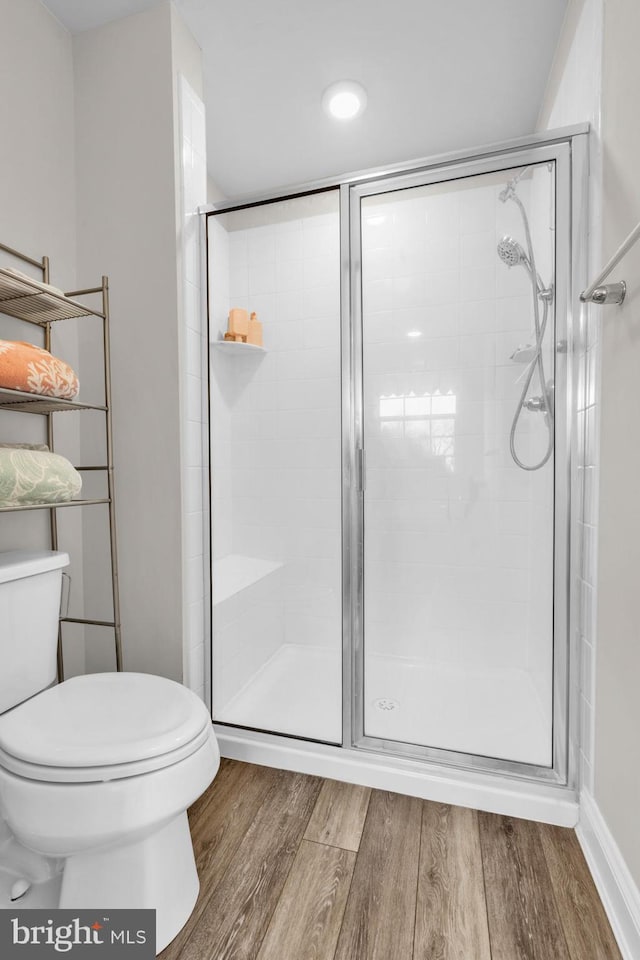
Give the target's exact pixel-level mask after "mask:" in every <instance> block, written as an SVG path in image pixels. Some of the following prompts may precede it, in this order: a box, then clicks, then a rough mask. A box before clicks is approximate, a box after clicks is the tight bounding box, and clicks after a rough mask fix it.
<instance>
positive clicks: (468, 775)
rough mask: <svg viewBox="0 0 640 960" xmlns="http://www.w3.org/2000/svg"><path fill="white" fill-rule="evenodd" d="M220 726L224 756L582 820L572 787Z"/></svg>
mask: <svg viewBox="0 0 640 960" xmlns="http://www.w3.org/2000/svg"><path fill="white" fill-rule="evenodd" d="M214 727H215V731H216V736H217V738H218V743H219V745H220V752H221V754H222V756H223V757H229V758H231V759H233V760H243V761H245V762H246V763H257V764H262V765H263V766H268V767H276V768H278V769H280V770H294V771H296V772H297V773H310V774H314V775H316V776H319V777H327V778H328V779H330V780H343V781H346V782H347V783H358V784H362V785H363V786H366V787H376V788H378V789H380V790H390V791H392V792H395V793H404V794H406V795H408V796H411V797H420V798H421V799H423V800H434V801H436V802H438V803H450V804H453V805H456V806H461V807H474V808H475V809H477V810H486V811H487V812H489V813H500V814H503V815H505V816H511V817H523V818H525V819H527V820H538V821H540V822H542V823H554V824H557V825H558V826H561V827H574V826H575V825H576V823H577V821H578V803H577V798H576V795H575V793H574V792H573V791H571V790H568V789H567V788H566V787H565V788H562V787H557V786H554V785H552V784H537V783H532V782H529V781H526V780H520V781H517V780H513V779H509V778H508V777H501V776H497V775H495V774H486V773H481V772H476V771H465V770H454V769H452V768H448V767H443V766H438V765H437V764H432V763H429V764H426V763H421V762H419V761H414V760H405V759H399V758H395V757H386V756H384V757H383V756H379V755H377V754H374V753H368V752H365V751H361V750H347V749H344V748H341V747H331V746H326V745H324V744H318V743H305V742H301V741H299V740H293V739H289V738H287V737H273V736H269V735H268V734H260V733H252V732H249V731H239V730H233V729H232V728H230V727H224V726H219V725H217V724H214Z"/></svg>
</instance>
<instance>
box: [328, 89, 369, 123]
mask: <svg viewBox="0 0 640 960" xmlns="http://www.w3.org/2000/svg"><path fill="white" fill-rule="evenodd" d="M366 105H367V91H366V90H365V89H364V87H363V86H362V84H361V83H357V82H356V81H355V80H338V81H337V83H332V84H331V86H330V87H327V89H326V90H325V92H324V93H323V94H322V106H323V107H324V110H325V112H326V113H328V115H329V116H330V117H334V118H335V119H336V120H353V118H354V117H357V116H358V114H359V113H362V111H363V110H364V108H365V107H366Z"/></svg>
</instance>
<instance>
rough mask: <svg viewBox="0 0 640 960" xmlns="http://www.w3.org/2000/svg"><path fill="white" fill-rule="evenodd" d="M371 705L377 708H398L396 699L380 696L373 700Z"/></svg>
mask: <svg viewBox="0 0 640 960" xmlns="http://www.w3.org/2000/svg"><path fill="white" fill-rule="evenodd" d="M373 705H374V707H377V708H378V710H398V709H399V708H400V704H399V703H398V701H397V700H390V699H389V698H388V697H380V698H379V699H378V700H374V701H373Z"/></svg>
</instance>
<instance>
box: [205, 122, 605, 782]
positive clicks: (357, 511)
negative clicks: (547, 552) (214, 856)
mask: <svg viewBox="0 0 640 960" xmlns="http://www.w3.org/2000/svg"><path fill="white" fill-rule="evenodd" d="M588 132H589V128H588V125H586V124H580V125H576V126H572V127H567V128H564V129H561V130H556V131H549V133H548V134H536V135H534V136H531V137H527V138H519V139H517V140H511V141H506V142H504V143H501V144H494V145H488V146H483V147H479V148H477V149H476V150H465V151H456V152H455V153H449V154H445V155H441V156H437V157H434V158H430V159H424V160H418V161H414V162H410V163H405V164H395V165H389V166H387V167H385V168H382V169H379V170H375V171H364V172H358V173H355V174H350V175H348V176H345V177H340V178H337V179H326V180H321V181H317V182H314V183H307V184H302V185H300V186H299V187H294V188H288V189H285V190H279V191H274V192H272V193H268V194H261V195H259V196H248V197H246V198H242V199H240V200H236V201H225V202H221V203H217V204H215V205H207V206H205V207H202V208H201V209H200V213H202V214H204V215H205V216H208V215H211V214H215V213H222V212H232V211H236V210H242V209H246V208H249V207H255V206H258V205H263V204H268V203H271V202H274V201H277V200H288V199H293V198H296V197H302V196H307V195H311V194H314V193H321V192H323V191H325V190H331V189H336V188H339V190H340V262H341V277H340V285H341V292H340V312H341V339H342V350H341V376H342V441H341V442H342V591H343V595H342V601H343V602H342V629H343V658H342V686H343V696H342V703H343V738H342V748H343V749H344V750H345V753H346V751H349V752H353V751H356V752H357V753H359V754H361V755H363V756H366V755H367V754H369V755H371V754H375V755H377V756H378V757H380V759H382V758H387V759H391V758H393V757H395V758H397V759H398V760H399V761H401V762H402V761H409V762H412V761H413V762H415V761H423V762H425V761H426V762H428V764H429V765H432V764H434V765H437V766H439V767H443V768H447V767H450V768H455V769H457V770H459V771H465V770H466V771H470V772H476V773H478V774H497V775H500V776H502V777H505V778H506V779H507V780H508V779H513V780H516V781H517V780H524V781H530V782H531V781H534V782H539V783H541V784H545V783H546V784H547V785H549V786H554V785H555V786H558V787H569V788H571V789H573V787H574V786H575V783H576V775H577V759H576V757H577V746H576V744H577V731H578V725H579V723H578V703H577V700H578V698H577V697H573V698H572V697H570V691H571V690H573V689H575V686H576V683H577V676H578V669H577V660H578V658H577V636H575V633H576V631H575V629H574V627H573V623H574V621H576V622H577V617H576V597H575V595H574V593H575V591H574V588H573V586H572V577H571V570H572V569H575V568H576V562H577V544H576V542H575V538H573V537H572V536H571V524H570V515H571V512H570V511H571V502H572V500H573V501H574V502H577V496H578V477H577V471H576V470H575V468H574V467H575V462H576V431H575V415H576V375H575V372H574V369H573V367H574V366H575V362H567V364H566V384H565V385H564V386H563V389H562V391H557V393H558V396H559V399H558V407H557V411H558V416H557V418H556V422H557V429H556V440H558V439H559V440H560V443H558V448H559V449H560V450H561V453H560V455H558V456H556V457H555V467H554V471H555V497H554V502H555V513H554V600H553V611H554V612H553V620H554V623H553V637H554V643H553V646H554V649H553V763H552V765H551V766H549V767H547V766H538V765H535V764H528V763H522V762H519V761H512V760H504V759H499V758H495V757H489V756H480V755H476V754H467V753H461V752H457V751H450V750H446V749H442V748H437V747H428V746H419V745H414V744H408V743H406V742H401V741H394V740H386V739H379V738H373V737H368V736H365V734H364V729H363V728H364V704H363V690H364V649H363V639H364V511H363V505H364V498H363V482H362V480H363V462H362V452H363V402H362V304H361V291H360V284H359V278H360V268H361V265H360V260H359V252H360V251H359V204H360V198H361V197H362V196H366V195H368V194H375V193H382V192H384V191H385V188H386V189H389V190H392V189H398V187H399V186H400V185H402V186H407V187H410V186H414V185H426V184H431V183H438V182H443V181H447V180H454V179H459V178H461V177H465V176H473V175H476V174H481V173H489V172H492V171H500V170H505V169H510V168H512V167H516V166H524V165H527V164H529V163H535V162H544V161H552V160H553V161H555V162H556V164H557V168H556V169H557V194H556V196H557V204H558V207H557V243H556V261H557V263H559V264H565V265H566V267H567V270H566V271H565V273H564V275H563V274H562V273H561V271H560V270H557V271H556V277H557V281H558V282H557V290H556V334H555V337H556V343H558V342H560V341H561V340H565V341H567V342H568V344H569V354H568V355H569V357H573V354H572V345H575V344H577V342H578V334H577V319H576V318H577V313H576V311H577V310H578V304H577V296H578V293H579V291H580V290H581V289H583V287H584V285H585V283H586V264H585V236H586V217H585V214H584V210H585V208H586V193H587V192H586V184H587V136H588ZM574 353H575V351H574ZM563 448H564V449H563ZM574 498H575V500H574ZM209 599H210V602H211V597H210V598H209ZM210 609H211V616H212V614H213V610H212V608H210ZM211 669H212V671H213V669H215V666H214V664H213V663H212V664H211ZM215 722H216V725H217V724H218V721H215ZM220 727H221V728H228V729H230V730H231V731H232V730H233V729H237V730H238V731H242V732H243V734H245V733H246V735H247V737H248V738H249V739H250V740H251V739H252V738H253V737H254V736H255V740H256V744H259V743H261V742H264V741H265V738H267V739H269V738H272V740H273V742H274V743H277V742H279V741H281V739H282V740H289V741H291V740H292V736H291V734H288V735H281V734H278V733H275V732H274V733H269V732H268V731H263V732H261V731H257V730H256V731H254V732H253V733H252V731H251V729H247V728H243V727H242V726H241V725H235V724H226V723H220ZM293 740H297V742H298V743H300V744H301V745H303V744H304V742H305V741H304V740H303V739H302V738H300V739H297V738H295V737H294V738H293ZM312 744H313V741H312V742H311V743H310V744H309V746H310V747H311V746H312Z"/></svg>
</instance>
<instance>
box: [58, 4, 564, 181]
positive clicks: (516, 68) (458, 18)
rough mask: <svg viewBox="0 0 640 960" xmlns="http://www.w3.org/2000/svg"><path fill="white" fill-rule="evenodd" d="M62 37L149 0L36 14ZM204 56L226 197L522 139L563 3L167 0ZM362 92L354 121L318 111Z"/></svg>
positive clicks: (214, 167)
mask: <svg viewBox="0 0 640 960" xmlns="http://www.w3.org/2000/svg"><path fill="white" fill-rule="evenodd" d="M44 2H45V3H46V5H47V6H48V7H49V8H50V9H51V10H52V11H53V12H54V13H55V14H56V16H57V17H58V18H59V19H60V20H61V22H62V23H64V24H65V25H66V26H67V27H68V29H69V30H71V31H72V32H74V33H77V32H81V31H82V30H86V29H90V28H92V27H94V26H98V25H99V24H101V23H105V22H107V21H109V20H114V19H117V18H119V17H121V16H124V15H126V14H128V13H135V12H138V11H140V10H143V9H145V8H147V7H150V6H153V5H154V3H155V2H158V0H92V2H91V3H87V0H44ZM174 2H175V4H176V6H177V8H178V9H179V10H180V12H181V14H182V16H183V18H184V19H185V21H186V22H187V24H188V25H189V27H190V28H191V31H192V33H193V35H194V36H195V38H196V40H197V41H198V43H199V44H200V46H201V47H202V50H203V54H204V68H205V101H206V108H207V127H208V132H207V136H208V156H209V172H210V174H211V176H212V178H213V179H214V180H215V181H216V183H217V184H218V186H219V187H220V190H221V191H222V193H223V194H225V195H227V196H229V197H236V196H239V195H242V194H247V193H256V192H260V191H266V190H269V189H271V188H274V187H279V186H286V185H289V184H295V183H300V182H303V181H308V180H313V179H317V178H322V177H327V176H332V175H334V174H340V173H345V172H347V171H353V170H359V169H365V168H367V167H373V166H377V165H381V164H386V163H390V162H394V161H402V160H410V159H413V158H416V157H426V156H430V155H433V154H437V153H442V152H446V151H449V150H455V149H458V148H464V147H469V146H475V145H481V144H486V143H490V142H492V141H498V140H505V139H509V138H511V137H518V136H522V135H526V134H528V133H531V132H533V130H534V129H535V125H536V119H537V116H538V112H539V109H540V105H541V101H542V98H543V94H544V89H545V84H546V79H547V76H548V73H549V69H550V67H551V62H552V59H553V54H554V50H555V46H556V42H557V38H558V35H559V32H560V27H561V24H562V19H563V16H564V11H565V8H566V0H536V2H535V3H532V2H531V0H482V2H479V0H394V2H382V0H380V2H372V0H232V2H229V0H174ZM341 79H354V80H358V81H360V82H361V83H362V84H363V85H364V86H365V88H366V90H367V93H368V106H367V109H366V110H365V112H364V113H363V114H362V115H361V116H360V117H358V118H356V119H355V120H353V121H351V122H344V121H343V122H340V121H336V120H331V119H329V117H327V116H326V115H325V114H324V112H323V111H322V107H321V104H320V99H321V96H322V92H323V90H324V89H325V88H326V87H327V86H328V85H329V84H330V83H332V82H333V81H335V80H341Z"/></svg>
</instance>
